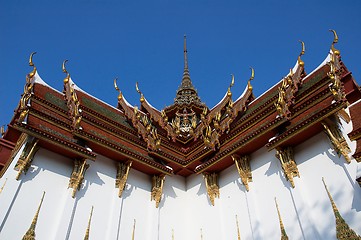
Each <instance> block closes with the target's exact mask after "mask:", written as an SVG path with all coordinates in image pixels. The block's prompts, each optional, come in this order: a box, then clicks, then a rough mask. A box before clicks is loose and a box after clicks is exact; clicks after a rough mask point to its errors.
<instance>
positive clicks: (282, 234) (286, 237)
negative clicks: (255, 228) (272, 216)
mask: <svg viewBox="0 0 361 240" xmlns="http://www.w3.org/2000/svg"><path fill="white" fill-rule="evenodd" d="M275 203H276V208H277V214H278V219H279V221H280V228H281V240H288V236H287V233H286V230H285V227H284V226H283V222H282V218H281V213H280V210H279V208H278V204H277V199H276V198H275Z"/></svg>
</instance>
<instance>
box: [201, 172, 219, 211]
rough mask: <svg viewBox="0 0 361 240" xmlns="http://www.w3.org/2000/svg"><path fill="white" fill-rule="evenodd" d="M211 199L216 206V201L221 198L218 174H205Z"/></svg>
mask: <svg viewBox="0 0 361 240" xmlns="http://www.w3.org/2000/svg"><path fill="white" fill-rule="evenodd" d="M203 176H204V181H205V183H206V188H207V193H208V196H209V199H210V201H211V203H212V205H213V206H214V199H215V198H219V185H218V174H217V173H203Z"/></svg>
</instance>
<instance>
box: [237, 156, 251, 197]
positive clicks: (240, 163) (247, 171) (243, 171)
mask: <svg viewBox="0 0 361 240" xmlns="http://www.w3.org/2000/svg"><path fill="white" fill-rule="evenodd" d="M232 159H233V161H234V162H235V164H236V167H237V170H238V174H239V177H240V178H241V180H242V183H243V185H244V186H245V188H246V190H247V191H249V186H248V182H252V172H251V166H250V163H249V161H250V157H249V155H245V156H241V157H240V156H238V155H236V154H234V155H232Z"/></svg>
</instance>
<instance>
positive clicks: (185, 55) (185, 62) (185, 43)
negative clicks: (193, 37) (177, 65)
mask: <svg viewBox="0 0 361 240" xmlns="http://www.w3.org/2000/svg"><path fill="white" fill-rule="evenodd" d="M183 44H184V46H183V51H184V69H188V56H187V36H186V35H185V34H184V43H183Z"/></svg>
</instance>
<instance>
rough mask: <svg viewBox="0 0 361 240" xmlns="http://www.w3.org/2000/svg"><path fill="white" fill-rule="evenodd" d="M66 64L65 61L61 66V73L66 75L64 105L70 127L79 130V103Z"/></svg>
mask: <svg viewBox="0 0 361 240" xmlns="http://www.w3.org/2000/svg"><path fill="white" fill-rule="evenodd" d="M67 62H68V60H65V61H64V62H63V66H62V68H63V72H64V73H65V74H66V77H65V79H64V94H65V100H66V105H67V106H68V109H69V113H68V114H69V116H70V117H71V119H72V127H73V128H74V129H81V127H80V122H81V119H82V116H81V109H80V107H79V106H80V102H79V99H78V96H77V94H76V92H75V89H74V86H75V84H74V83H73V82H72V81H70V74H69V72H68V71H67V70H66V67H65V64H66V63H67Z"/></svg>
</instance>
